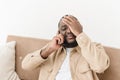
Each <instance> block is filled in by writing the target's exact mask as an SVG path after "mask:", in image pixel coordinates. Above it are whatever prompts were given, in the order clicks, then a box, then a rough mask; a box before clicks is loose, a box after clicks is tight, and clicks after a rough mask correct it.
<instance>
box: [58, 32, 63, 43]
mask: <svg viewBox="0 0 120 80" xmlns="http://www.w3.org/2000/svg"><path fill="white" fill-rule="evenodd" d="M58 37H59V41H58V43H59V44H62V43H63V42H64V36H63V35H62V34H59V35H58Z"/></svg>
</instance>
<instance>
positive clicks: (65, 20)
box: [62, 18, 71, 26]
mask: <svg viewBox="0 0 120 80" xmlns="http://www.w3.org/2000/svg"><path fill="white" fill-rule="evenodd" d="M62 22H63V23H64V24H66V25H67V26H70V25H71V22H70V21H69V20H67V19H65V18H64V19H62Z"/></svg>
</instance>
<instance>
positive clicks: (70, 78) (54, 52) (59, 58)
mask: <svg viewBox="0 0 120 80" xmlns="http://www.w3.org/2000/svg"><path fill="white" fill-rule="evenodd" d="M109 63H110V61H109V57H108V56H107V54H106V52H105V50H104V48H103V47H102V45H100V44H97V43H94V42H91V40H90V39H89V37H88V36H87V35H86V34H85V33H84V32H83V27H82V25H81V24H80V23H79V21H78V20H77V18H75V17H74V16H72V15H65V16H63V17H62V18H61V20H60V22H59V24H58V34H57V35H56V36H55V37H54V38H53V39H52V40H51V41H50V42H49V43H48V44H47V45H46V46H45V47H43V48H42V49H40V50H37V51H35V52H33V53H30V54H28V55H27V56H26V57H25V58H24V60H23V62H22V67H23V69H27V70H31V69H34V68H36V67H40V74H39V80H99V79H98V77H97V75H96V73H102V72H104V71H105V70H106V69H107V68H108V67H109Z"/></svg>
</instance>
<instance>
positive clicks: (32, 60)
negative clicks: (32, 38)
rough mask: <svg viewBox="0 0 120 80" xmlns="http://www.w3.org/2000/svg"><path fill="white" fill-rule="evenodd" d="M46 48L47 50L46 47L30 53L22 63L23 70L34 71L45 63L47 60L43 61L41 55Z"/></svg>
mask: <svg viewBox="0 0 120 80" xmlns="http://www.w3.org/2000/svg"><path fill="white" fill-rule="evenodd" d="M44 48H46V46H45V47H43V48H41V49H39V50H37V51H34V52H32V53H28V54H27V55H26V56H25V58H24V59H23V61H22V68H23V69H25V70H32V69H35V68H37V67H38V66H39V65H41V63H43V62H45V61H46V60H47V59H43V58H42V57H41V55H40V53H41V51H42V49H44Z"/></svg>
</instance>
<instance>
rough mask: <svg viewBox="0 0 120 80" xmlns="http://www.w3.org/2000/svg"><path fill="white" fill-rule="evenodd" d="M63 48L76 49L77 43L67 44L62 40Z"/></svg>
mask: <svg viewBox="0 0 120 80" xmlns="http://www.w3.org/2000/svg"><path fill="white" fill-rule="evenodd" d="M64 39H65V38H64ZM62 45H63V46H64V47H65V48H73V47H76V46H77V45H78V43H77V41H76V40H74V41H73V42H71V43H68V41H67V40H66V39H65V40H64V43H63V44H62Z"/></svg>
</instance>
